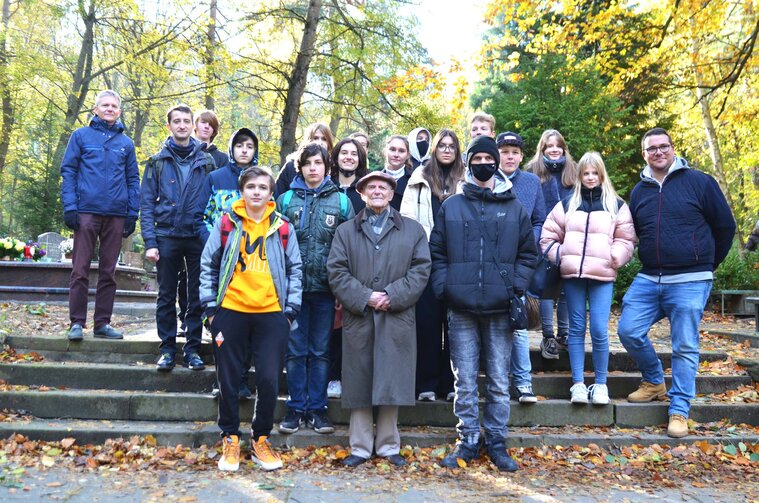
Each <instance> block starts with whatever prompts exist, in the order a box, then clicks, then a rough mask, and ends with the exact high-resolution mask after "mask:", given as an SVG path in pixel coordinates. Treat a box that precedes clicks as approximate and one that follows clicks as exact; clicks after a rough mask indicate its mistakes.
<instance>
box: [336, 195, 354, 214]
mask: <svg viewBox="0 0 759 503" xmlns="http://www.w3.org/2000/svg"><path fill="white" fill-rule="evenodd" d="M338 194H339V195H340V215H342V216H343V217H345V216H346V215H347V214H348V206H349V205H350V204H351V200H350V199H349V198H348V196H347V195H346V194H345V193H343V192H338Z"/></svg>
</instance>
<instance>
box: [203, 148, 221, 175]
mask: <svg viewBox="0 0 759 503" xmlns="http://www.w3.org/2000/svg"><path fill="white" fill-rule="evenodd" d="M203 154H204V155H205V156H206V164H205V166H204V168H205V170H206V175H207V174H209V173H211V171H214V170H216V168H217V167H218V166H216V161H214V160H213V156H212V155H211V154H209V153H208V152H206V151H203Z"/></svg>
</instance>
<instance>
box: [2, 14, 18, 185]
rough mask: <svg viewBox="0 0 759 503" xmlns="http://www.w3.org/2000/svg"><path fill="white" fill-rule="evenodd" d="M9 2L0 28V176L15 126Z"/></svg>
mask: <svg viewBox="0 0 759 503" xmlns="http://www.w3.org/2000/svg"><path fill="white" fill-rule="evenodd" d="M10 3H11V0H3V14H2V16H3V17H2V23H3V24H2V27H0V30H2V32H0V101H2V117H3V123H2V126H0V176H2V175H3V170H4V168H5V161H6V158H7V157H8V147H9V146H10V143H11V133H12V132H13V126H14V124H15V121H14V117H13V112H14V106H13V100H12V98H11V89H10V84H9V78H8V66H9V65H10V54H9V52H10V51H9V50H8V22H9V20H10Z"/></svg>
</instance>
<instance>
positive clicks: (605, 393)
mask: <svg viewBox="0 0 759 503" xmlns="http://www.w3.org/2000/svg"><path fill="white" fill-rule="evenodd" d="M588 395H589V396H590V403H592V404H595V405H608V404H609V388H607V387H606V385H605V384H591V385H590V387H589V388H588Z"/></svg>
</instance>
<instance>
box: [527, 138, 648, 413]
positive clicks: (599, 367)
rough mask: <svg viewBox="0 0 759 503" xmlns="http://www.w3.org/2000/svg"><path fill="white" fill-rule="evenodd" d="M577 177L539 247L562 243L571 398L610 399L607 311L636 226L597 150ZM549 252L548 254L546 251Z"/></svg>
mask: <svg viewBox="0 0 759 503" xmlns="http://www.w3.org/2000/svg"><path fill="white" fill-rule="evenodd" d="M577 168H578V178H577V182H576V183H575V187H574V191H573V192H572V195H571V197H569V199H565V200H564V201H563V202H562V203H560V204H557V205H556V206H555V207H554V209H553V210H552V211H551V213H550V214H549V215H548V218H547V219H546V221H545V224H543V231H542V233H541V235H540V245H541V248H542V249H543V251H545V250H546V249H548V247H549V246H550V245H551V243H553V242H558V243H559V244H560V245H561V248H560V250H561V253H560V256H561V277H562V278H563V280H564V292H565V294H566V297H567V310H568V311H569V338H568V351H569V364H570V366H571V368H572V387H571V388H570V393H571V394H572V398H571V401H572V403H588V400H590V401H591V402H592V403H594V404H599V405H605V404H608V403H609V391H608V389H607V387H606V373H607V370H608V366H609V335H608V325H609V314H610V312H611V300H612V291H613V287H614V280H615V279H616V277H617V270H618V269H619V268H620V267H622V266H623V265H625V264H626V263H627V262H629V261H630V259H631V258H632V252H633V247H634V246H635V228H634V227H633V221H632V215H631V214H630V209H629V208H628V207H627V204H625V202H624V201H622V200H621V199H619V197H618V196H617V193H616V192H615V191H614V187H613V186H612V184H611V180H609V177H608V175H607V174H606V166H605V165H604V162H603V159H601V156H600V155H599V154H598V152H588V153H587V154H585V155H584V156H582V158H581V159H580V162H579V163H578V167H577ZM550 255H552V254H550ZM586 303H587V305H588V306H589V307H590V338H591V340H592V344H593V354H592V356H593V369H594V371H595V378H596V379H595V384H593V385H591V386H590V388H589V389H588V388H586V387H585V383H584V379H583V372H584V370H585V369H584V365H585V330H586V326H587V320H586Z"/></svg>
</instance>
